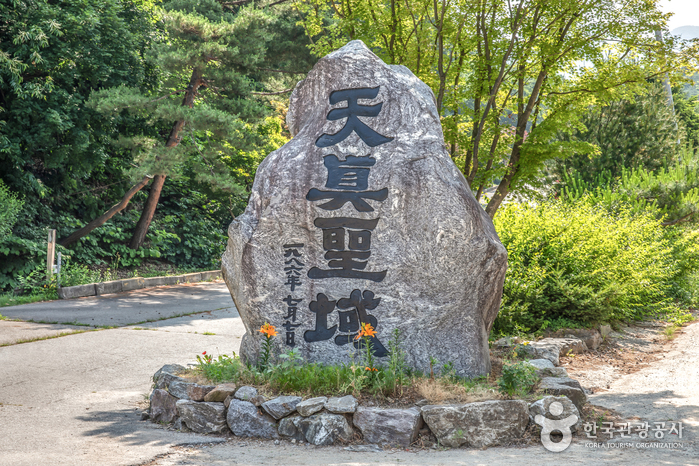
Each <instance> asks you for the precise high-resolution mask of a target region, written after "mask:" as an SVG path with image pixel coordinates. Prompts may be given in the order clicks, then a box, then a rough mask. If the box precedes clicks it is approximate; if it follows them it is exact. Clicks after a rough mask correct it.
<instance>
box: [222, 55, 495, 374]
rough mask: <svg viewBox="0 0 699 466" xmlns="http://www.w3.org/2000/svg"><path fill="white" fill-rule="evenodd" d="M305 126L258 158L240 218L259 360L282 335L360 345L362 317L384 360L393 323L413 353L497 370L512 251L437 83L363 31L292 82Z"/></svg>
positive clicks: (229, 261) (252, 342) (287, 343)
mask: <svg viewBox="0 0 699 466" xmlns="http://www.w3.org/2000/svg"><path fill="white" fill-rule="evenodd" d="M287 123H288V126H289V129H290V130H291V133H292V134H293V135H294V138H293V139H292V140H291V141H289V142H288V143H287V144H286V145H284V146H283V147H282V148H280V149H279V150H276V151H274V152H272V153H271V154H269V156H268V157H267V158H266V159H265V160H264V161H263V162H262V164H260V166H259V168H258V170H257V175H256V176H255V183H254V185H253V188H252V194H251V196H250V202H249V204H248V207H247V209H246V210H245V213H243V214H242V215H241V216H239V217H238V218H236V219H235V220H234V221H233V223H231V225H230V228H229V230H228V235H229V240H228V247H227V249H226V252H225V254H224V256H223V273H224V277H225V280H226V283H227V284H228V288H229V289H230V291H231V295H232V296H233V300H234V301H235V304H236V306H237V308H238V312H239V313H240V316H241V318H242V320H243V322H244V324H245V328H246V331H247V332H246V334H245V336H244V337H243V341H242V344H241V349H240V353H241V355H242V357H243V358H244V359H245V360H247V361H252V362H254V361H256V360H257V357H258V354H259V351H260V344H261V342H262V339H263V335H262V334H261V333H260V332H258V329H259V328H260V326H261V325H263V324H264V323H265V322H269V323H270V324H272V325H274V326H276V327H277V329H278V330H279V333H280V334H279V336H278V337H277V340H276V341H277V343H278V345H279V346H280V347H281V348H280V349H281V350H285V349H291V348H298V349H299V350H300V353H301V355H302V356H304V357H305V358H306V360H308V361H318V362H322V363H339V362H347V361H349V360H350V352H352V351H355V350H356V348H357V343H356V341H355V340H354V337H355V335H356V334H357V332H358V330H359V329H360V324H361V323H362V322H365V323H371V324H372V325H373V327H374V328H375V329H376V330H377V332H378V334H377V335H376V337H373V338H372V344H373V350H374V354H375V355H376V356H377V357H378V360H379V361H387V360H388V356H387V355H388V349H389V348H388V340H389V338H390V337H391V335H392V333H393V331H394V329H399V330H400V333H401V335H402V337H403V341H404V343H403V348H404V349H405V350H406V352H407V360H408V361H407V362H408V364H409V365H410V366H412V367H414V368H416V369H419V370H422V371H427V370H429V367H430V357H432V358H435V359H436V360H438V361H439V362H440V363H442V364H444V363H447V362H453V364H454V367H455V368H456V371H457V373H458V374H460V375H462V376H478V375H482V374H485V373H488V372H489V371H490V359H489V351H488V332H489V331H490V327H491V325H492V323H493V320H494V319H495V316H496V314H497V312H498V308H499V306H500V299H501V296H502V285H503V281H504V278H505V270H506V269H507V252H506V251H505V248H504V247H503V246H502V244H501V243H500V241H499V239H498V236H497V234H496V233H495V229H494V228H493V223H492V222H491V220H490V218H489V217H488V216H487V215H486V213H485V212H484V210H483V209H482V208H481V206H480V205H479V204H478V202H477V201H476V199H475V198H474V197H473V194H472V193H471V191H470V189H469V187H468V185H467V183H466V180H465V179H464V177H463V175H462V174H461V173H460V172H459V170H458V169H457V167H456V166H455V165H454V163H453V162H452V160H451V159H450V157H449V154H448V153H447V151H446V149H445V146H444V137H443V135H442V128H441V125H440V118H439V115H438V113H437V108H436V105H435V98H434V95H433V93H432V91H431V90H430V88H429V87H428V86H427V85H426V84H425V83H423V82H422V81H420V80H419V79H418V78H417V77H416V76H415V75H413V74H412V73H411V72H410V71H409V70H408V69H407V68H405V67H404V66H391V65H386V64H385V63H383V62H382V61H381V60H380V59H379V58H378V57H377V56H376V55H374V54H373V53H372V52H371V51H370V50H369V49H368V48H367V47H366V46H365V45H364V44H363V43H362V42H361V41H352V42H350V43H348V44H347V45H346V46H344V47H342V48H341V49H339V50H337V51H336V52H333V53H331V54H330V55H328V56H326V57H324V58H323V59H321V60H320V61H319V62H318V64H317V65H316V66H315V67H314V68H313V70H311V72H310V73H309V74H308V77H307V78H306V79H305V80H303V81H301V82H300V83H299V84H298V85H297V86H296V89H294V92H293V94H292V95H291V102H290V106H289V112H288V114H287Z"/></svg>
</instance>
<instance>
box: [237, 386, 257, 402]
mask: <svg viewBox="0 0 699 466" xmlns="http://www.w3.org/2000/svg"><path fill="white" fill-rule="evenodd" d="M234 396H235V397H236V398H237V399H239V400H243V401H250V399H251V398H252V397H254V396H257V389H256V388H255V387H250V386H248V385H243V386H242V387H240V388H239V389H238V390H236V392H235V395H234Z"/></svg>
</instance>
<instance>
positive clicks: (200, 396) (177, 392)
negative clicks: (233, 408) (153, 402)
mask: <svg viewBox="0 0 699 466" xmlns="http://www.w3.org/2000/svg"><path fill="white" fill-rule="evenodd" d="M214 388H215V387H214V386H213V385H199V384H198V383H192V382H187V381H185V380H173V381H172V382H170V385H169V386H168V392H170V395H172V396H174V397H175V398H179V399H180V400H192V401H204V398H205V397H206V394H207V393H209V392H210V391H211V390H213V389H214Z"/></svg>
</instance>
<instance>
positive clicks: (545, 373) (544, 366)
mask: <svg viewBox="0 0 699 466" xmlns="http://www.w3.org/2000/svg"><path fill="white" fill-rule="evenodd" d="M527 362H528V363H529V364H530V365H532V366H534V367H535V368H536V375H537V376H538V377H539V378H543V377H568V371H566V370H565V369H564V368H563V367H556V366H554V365H553V363H552V362H551V361H549V360H548V359H531V360H529V361H527Z"/></svg>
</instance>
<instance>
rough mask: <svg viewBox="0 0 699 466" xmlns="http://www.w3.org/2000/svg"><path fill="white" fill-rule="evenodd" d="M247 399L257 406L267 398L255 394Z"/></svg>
mask: <svg viewBox="0 0 699 466" xmlns="http://www.w3.org/2000/svg"><path fill="white" fill-rule="evenodd" d="M248 401H249V402H250V403H252V404H254V405H255V406H257V407H258V408H259V407H260V406H262V404H263V403H264V402H265V401H267V399H266V398H265V397H264V396H262V395H255V396H253V397H252V398H250V399H249V400H248Z"/></svg>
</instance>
